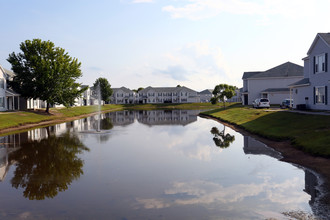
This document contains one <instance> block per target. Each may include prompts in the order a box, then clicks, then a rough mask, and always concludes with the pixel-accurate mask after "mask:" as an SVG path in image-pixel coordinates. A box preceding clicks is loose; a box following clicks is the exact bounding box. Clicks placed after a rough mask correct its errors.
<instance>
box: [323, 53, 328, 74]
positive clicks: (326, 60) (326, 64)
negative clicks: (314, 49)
mask: <svg viewBox="0 0 330 220" xmlns="http://www.w3.org/2000/svg"><path fill="white" fill-rule="evenodd" d="M324 71H325V72H328V53H325V69H324Z"/></svg>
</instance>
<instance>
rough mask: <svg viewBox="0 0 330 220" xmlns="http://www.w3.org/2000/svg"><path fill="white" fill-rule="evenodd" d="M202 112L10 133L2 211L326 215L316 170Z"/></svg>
mask: <svg viewBox="0 0 330 220" xmlns="http://www.w3.org/2000/svg"><path fill="white" fill-rule="evenodd" d="M197 114H198V112H197V111H186V110H173V111H124V112H112V113H108V114H104V115H100V116H98V115H96V116H92V117H89V118H85V119H80V120H77V121H73V122H68V123H63V124H58V125H55V126H51V127H48V128H42V129H35V130H31V131H28V132H25V133H20V134H15V135H10V136H6V137H0V219H119V220H124V219H127V220H129V219H271V218H272V219H286V217H285V216H284V215H283V214H282V213H284V212H290V211H291V212H293V213H297V212H301V211H302V212H303V213H312V214H313V213H314V214H315V215H318V217H319V218H320V219H322V218H324V219H326V216H321V215H320V214H317V212H316V211H315V210H316V208H315V207H316V202H315V201H316V200H317V196H318V194H319V193H318V191H317V190H316V188H315V187H316V186H317V184H318V178H317V177H316V176H315V175H314V174H313V173H312V172H310V171H308V170H306V169H302V168H299V167H297V166H294V165H291V164H289V163H285V162H281V161H279V160H278V159H279V158H281V155H280V154H279V153H277V152H276V151H274V150H272V149H271V148H268V147H267V146H265V145H264V144H262V143H260V142H258V141H256V140H255V139H253V138H251V137H248V136H242V135H241V134H240V133H237V132H235V131H233V130H231V129H230V128H228V127H225V126H224V125H222V124H220V123H218V122H215V121H213V120H208V119H204V118H200V117H198V116H197ZM98 122H100V124H101V129H102V132H100V133H97V132H95V129H96V128H97V124H98ZM292 219H294V218H292Z"/></svg>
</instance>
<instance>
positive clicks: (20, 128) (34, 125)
mask: <svg viewBox="0 0 330 220" xmlns="http://www.w3.org/2000/svg"><path fill="white" fill-rule="evenodd" d="M118 110H121V109H120V108H118V109H111V110H104V111H101V112H92V113H88V114H83V115H78V116H72V117H61V118H55V119H50V120H46V121H40V122H35V123H27V124H23V125H19V126H15V127H9V128H4V129H0V136H5V135H9V134H12V133H20V132H23V131H26V130H30V129H35V128H40V127H46V126H51V125H54V124H61V123H64V122H69V121H74V120H77V119H81V118H86V117H90V116H93V115H97V114H100V113H101V114H104V113H108V112H112V111H118Z"/></svg>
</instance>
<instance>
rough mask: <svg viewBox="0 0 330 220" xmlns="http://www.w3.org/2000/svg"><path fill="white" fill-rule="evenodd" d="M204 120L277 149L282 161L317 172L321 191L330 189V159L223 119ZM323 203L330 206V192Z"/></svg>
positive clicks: (204, 116)
mask: <svg viewBox="0 0 330 220" xmlns="http://www.w3.org/2000/svg"><path fill="white" fill-rule="evenodd" d="M201 117H203V118H208V119H212V120H215V121H218V122H220V123H221V124H224V125H225V126H227V127H230V128H231V129H233V130H234V131H237V132H239V133H241V134H242V135H246V136H250V137H252V138H254V139H256V140H258V141H260V142H262V143H264V144H266V145H267V146H269V147H271V148H273V149H275V150H276V151H278V152H280V153H281V154H282V156H283V158H282V159H281V161H284V162H288V163H292V164H296V165H298V166H302V167H305V168H307V169H310V170H313V171H315V172H316V173H317V174H319V175H320V177H321V178H322V180H323V182H322V183H321V185H320V187H321V189H328V191H329V189H330V159H329V158H324V157H318V156H313V155H310V154H308V153H305V152H303V151H301V150H299V149H297V148H295V147H294V146H293V145H292V144H291V142H290V141H274V140H270V139H267V138H264V137H261V136H258V135H256V134H252V133H250V132H248V131H246V130H244V129H243V128H240V127H238V126H236V125H233V124H230V123H228V122H224V121H222V120H221V119H218V118H215V117H211V116H206V115H202V116H201ZM321 202H322V203H323V204H327V205H330V192H328V193H326V194H324V196H323V197H322V198H321Z"/></svg>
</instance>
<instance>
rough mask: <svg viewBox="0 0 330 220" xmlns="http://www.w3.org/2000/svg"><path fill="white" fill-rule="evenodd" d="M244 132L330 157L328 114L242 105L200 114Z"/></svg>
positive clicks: (329, 118) (329, 122)
mask: <svg viewBox="0 0 330 220" xmlns="http://www.w3.org/2000/svg"><path fill="white" fill-rule="evenodd" d="M203 114H204V115H210V116H213V117H216V118H219V119H221V120H223V121H226V122H229V123H232V124H235V125H237V126H239V127H242V128H244V129H246V130H247V131H249V132H251V133H254V134H258V135H261V136H263V137H266V138H270V139H274V140H291V142H292V144H293V145H295V146H296V147H298V148H300V149H302V150H303V151H305V152H308V153H310V154H313V155H320V156H326V157H330V116H323V115H305V114H298V113H292V112H290V111H266V110H264V109H252V108H249V107H243V106H241V105H236V106H232V107H230V108H228V109H226V110H223V109H219V110H213V111H208V112H205V113H203Z"/></svg>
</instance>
